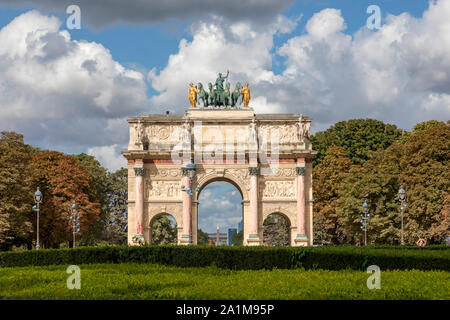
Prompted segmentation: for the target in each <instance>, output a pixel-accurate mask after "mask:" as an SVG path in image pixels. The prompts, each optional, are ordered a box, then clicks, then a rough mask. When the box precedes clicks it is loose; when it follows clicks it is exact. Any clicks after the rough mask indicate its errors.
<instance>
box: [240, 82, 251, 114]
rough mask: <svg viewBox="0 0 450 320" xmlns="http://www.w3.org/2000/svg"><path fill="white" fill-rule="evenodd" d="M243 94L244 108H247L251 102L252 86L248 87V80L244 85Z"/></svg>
mask: <svg viewBox="0 0 450 320" xmlns="http://www.w3.org/2000/svg"><path fill="white" fill-rule="evenodd" d="M241 95H242V101H243V102H244V108H247V107H248V103H249V102H250V88H249V87H248V82H246V83H245V86H244V87H242V90H241Z"/></svg>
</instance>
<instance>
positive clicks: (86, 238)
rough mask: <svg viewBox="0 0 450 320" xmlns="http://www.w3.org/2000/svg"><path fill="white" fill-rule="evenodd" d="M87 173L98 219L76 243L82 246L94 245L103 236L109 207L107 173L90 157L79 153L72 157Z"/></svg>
mask: <svg viewBox="0 0 450 320" xmlns="http://www.w3.org/2000/svg"><path fill="white" fill-rule="evenodd" d="M74 157H75V159H77V160H78V161H79V162H80V163H81V164H82V165H83V166H84V167H85V168H86V169H87V171H88V172H89V174H90V175H91V177H92V188H91V189H90V192H91V194H90V195H89V196H90V197H91V198H92V199H96V200H97V201H98V203H99V208H100V215H99V219H97V220H96V221H95V222H93V223H92V224H91V226H90V227H89V229H88V230H86V231H85V232H84V233H83V234H82V235H81V237H80V240H78V243H80V244H83V245H94V244H95V243H98V242H99V241H100V240H103V238H104V236H105V229H106V226H107V225H108V221H107V220H108V216H109V206H108V184H109V181H108V171H107V170H106V169H105V168H103V167H102V166H101V164H100V162H99V161H98V160H97V159H96V158H95V157H94V156H91V155H87V154H85V153H81V154H78V155H74Z"/></svg>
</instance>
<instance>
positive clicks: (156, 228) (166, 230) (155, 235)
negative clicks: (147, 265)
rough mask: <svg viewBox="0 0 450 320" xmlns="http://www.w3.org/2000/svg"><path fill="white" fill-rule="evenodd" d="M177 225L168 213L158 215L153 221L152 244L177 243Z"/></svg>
mask: <svg viewBox="0 0 450 320" xmlns="http://www.w3.org/2000/svg"><path fill="white" fill-rule="evenodd" d="M177 233H178V232H177V225H176V224H175V225H172V221H171V220H170V219H169V218H168V217H167V215H161V216H159V217H157V218H156V219H155V220H154V221H153V223H152V244H159V245H161V244H176V243H177Z"/></svg>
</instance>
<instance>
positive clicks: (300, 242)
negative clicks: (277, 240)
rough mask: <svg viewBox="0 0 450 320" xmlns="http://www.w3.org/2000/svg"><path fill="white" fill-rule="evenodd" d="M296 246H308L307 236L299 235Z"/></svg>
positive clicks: (295, 241)
mask: <svg viewBox="0 0 450 320" xmlns="http://www.w3.org/2000/svg"><path fill="white" fill-rule="evenodd" d="M294 244H295V246H298V247H300V246H302V247H304V246H307V245H308V237H307V236H306V234H297V237H296V238H295V239H294Z"/></svg>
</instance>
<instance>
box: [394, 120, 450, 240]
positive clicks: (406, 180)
mask: <svg viewBox="0 0 450 320" xmlns="http://www.w3.org/2000/svg"><path fill="white" fill-rule="evenodd" d="M430 122H431V123H430ZM422 126H424V127H425V128H427V127H428V128H429V129H424V130H420V131H417V129H416V130H413V132H412V135H411V138H410V139H409V140H408V141H406V142H405V143H404V144H395V145H393V146H392V148H390V149H391V150H390V152H392V153H395V154H401V157H400V169H401V173H400V176H399V182H400V183H401V184H403V185H404V186H405V189H406V191H407V197H408V198H407V204H408V208H407V218H406V225H405V239H407V241H408V243H415V242H416V241H417V239H418V238H426V239H427V240H428V243H439V242H441V241H442V239H443V238H445V237H446V233H448V228H447V231H446V232H445V230H442V233H439V232H437V233H436V231H437V230H439V228H438V226H439V224H444V225H445V224H447V225H448V220H447V221H445V217H442V216H440V215H439V213H440V212H441V211H442V208H443V206H444V201H445V199H446V197H447V196H448V195H449V192H450V122H449V123H447V124H445V123H444V122H441V123H435V122H433V121H427V122H425V123H424V124H423V125H422ZM416 127H417V126H416ZM418 127H419V128H420V126H418ZM447 219H448V218H447ZM433 230H434V231H435V232H434V233H432V231H433Z"/></svg>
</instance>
